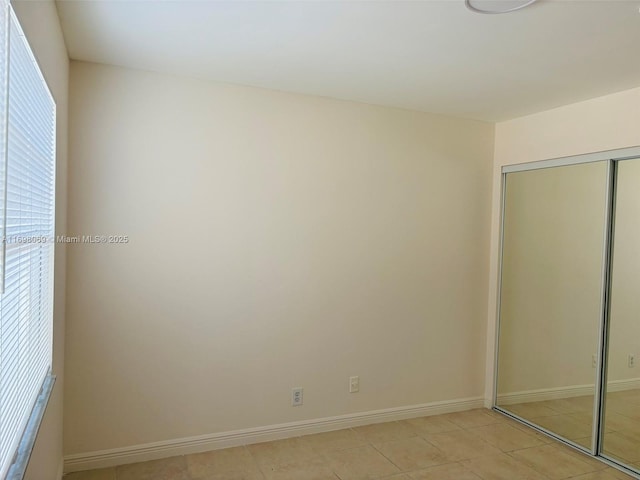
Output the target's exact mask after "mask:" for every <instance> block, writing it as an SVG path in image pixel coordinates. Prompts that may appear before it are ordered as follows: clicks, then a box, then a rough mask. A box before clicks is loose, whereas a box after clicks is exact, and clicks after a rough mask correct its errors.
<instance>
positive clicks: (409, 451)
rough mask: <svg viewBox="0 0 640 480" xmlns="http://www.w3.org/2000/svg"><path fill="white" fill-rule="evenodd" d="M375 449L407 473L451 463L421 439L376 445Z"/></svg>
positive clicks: (408, 439) (415, 438) (407, 439)
mask: <svg viewBox="0 0 640 480" xmlns="http://www.w3.org/2000/svg"><path fill="white" fill-rule="evenodd" d="M375 448H376V449H377V450H378V451H379V452H380V453H382V454H383V455H384V456H385V457H387V458H388V459H389V460H390V461H391V463H393V464H394V465H396V466H397V467H398V468H400V470H402V471H405V472H407V471H411V470H418V469H421V468H426V467H431V466H433V465H441V464H443V463H447V462H449V460H448V459H447V457H445V455H444V454H443V453H442V452H441V451H440V450H438V449H437V448H436V447H434V446H433V445H431V444H430V443H427V442H426V441H425V440H424V439H422V438H420V437H413V438H405V439H402V440H394V441H391V442H386V443H382V444H376V445H375Z"/></svg>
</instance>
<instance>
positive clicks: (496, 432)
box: [468, 423, 543, 452]
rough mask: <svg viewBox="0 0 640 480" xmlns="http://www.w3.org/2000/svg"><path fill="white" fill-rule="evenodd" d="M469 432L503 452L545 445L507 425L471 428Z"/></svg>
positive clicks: (499, 424) (495, 424) (498, 424)
mask: <svg viewBox="0 0 640 480" xmlns="http://www.w3.org/2000/svg"><path fill="white" fill-rule="evenodd" d="M468 431H469V432H471V433H474V434H476V435H478V436H479V437H480V438H482V439H483V440H484V441H485V442H487V443H488V444H490V445H493V446H494V447H496V448H499V449H500V450H502V451H503V452H509V451H511V450H518V449H521V448H528V447H535V446H538V445H543V443H542V442H541V441H540V440H537V439H536V438H535V437H534V436H533V435H529V434H528V433H525V432H523V431H522V430H519V429H517V428H515V427H512V426H511V425H508V424H506V423H494V424H491V425H485V426H484V427H476V428H470V429H469V430H468Z"/></svg>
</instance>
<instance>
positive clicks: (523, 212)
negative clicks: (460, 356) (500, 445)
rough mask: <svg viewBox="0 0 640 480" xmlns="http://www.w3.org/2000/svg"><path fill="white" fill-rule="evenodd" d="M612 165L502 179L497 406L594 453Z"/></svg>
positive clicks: (573, 167)
mask: <svg viewBox="0 0 640 480" xmlns="http://www.w3.org/2000/svg"><path fill="white" fill-rule="evenodd" d="M607 167H608V164H607V162H606V161H602V162H594V163H586V164H580V165H570V166H562V167H556V168H546V169H539V170H529V171H523V172H514V173H508V174H507V175H506V178H505V182H506V184H505V197H504V219H503V251H502V281H501V285H502V286H501V297H500V322H499V336H498V374H497V399H496V404H497V405H498V406H500V407H501V408H503V409H504V410H506V411H509V412H511V413H513V414H515V415H517V416H519V417H521V418H523V419H525V420H527V421H530V422H531V423H533V424H536V425H538V426H540V427H542V428H544V429H546V430H549V431H551V432H553V433H555V434H557V435H559V436H561V437H564V438H566V439H567V440H570V441H572V442H574V443H576V444H578V445H581V446H583V447H586V448H587V449H591V448H592V440H593V436H592V435H593V434H592V432H593V408H594V407H593V405H594V398H595V389H596V370H597V369H596V368H595V363H594V358H595V355H596V354H597V352H598V350H599V349H598V343H599V332H600V319H601V297H602V263H603V260H602V259H603V247H604V237H605V221H606V208H607V191H606V190H607Z"/></svg>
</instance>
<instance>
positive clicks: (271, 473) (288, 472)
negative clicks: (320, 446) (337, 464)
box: [262, 458, 339, 480]
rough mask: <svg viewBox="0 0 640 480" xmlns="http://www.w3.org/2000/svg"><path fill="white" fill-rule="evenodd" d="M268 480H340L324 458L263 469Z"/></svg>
mask: <svg viewBox="0 0 640 480" xmlns="http://www.w3.org/2000/svg"><path fill="white" fill-rule="evenodd" d="M262 471H263V473H264V475H265V477H266V479H267V480H299V479H303V478H304V479H305V480H339V479H338V477H337V476H336V475H335V473H333V470H332V469H331V467H329V465H328V464H327V463H326V462H325V461H324V459H322V458H316V459H314V460H307V461H304V462H294V463H287V464H285V465H272V466H270V467H263V469H262Z"/></svg>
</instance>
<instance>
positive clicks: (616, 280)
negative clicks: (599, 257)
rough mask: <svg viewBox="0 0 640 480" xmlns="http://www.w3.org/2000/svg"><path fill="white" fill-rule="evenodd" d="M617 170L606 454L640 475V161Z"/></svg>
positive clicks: (604, 448)
mask: <svg viewBox="0 0 640 480" xmlns="http://www.w3.org/2000/svg"><path fill="white" fill-rule="evenodd" d="M617 170H618V172H617V189H616V205H615V233H614V239H613V261H612V275H611V307H610V317H609V347H608V355H607V357H608V359H607V385H606V396H605V409H604V428H603V432H604V433H603V443H602V452H603V453H604V454H605V455H607V456H609V457H611V458H613V459H615V460H618V461H620V462H622V463H624V464H626V465H628V466H630V467H632V468H635V469H636V470H639V471H640V365H639V364H638V363H637V361H638V360H640V358H639V357H638V356H639V355H640V159H635V160H624V161H620V162H618V166H617ZM630 356H632V357H633V358H630Z"/></svg>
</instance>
